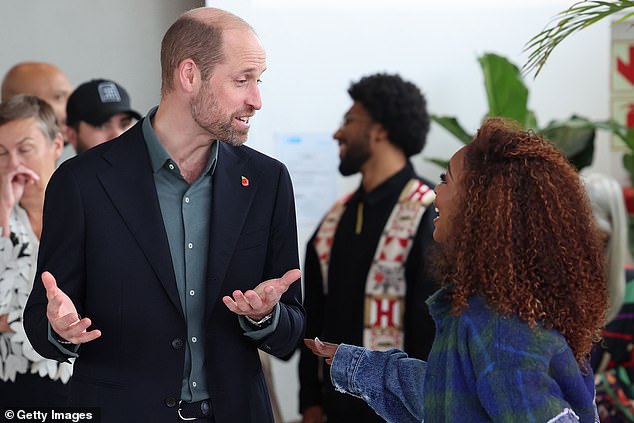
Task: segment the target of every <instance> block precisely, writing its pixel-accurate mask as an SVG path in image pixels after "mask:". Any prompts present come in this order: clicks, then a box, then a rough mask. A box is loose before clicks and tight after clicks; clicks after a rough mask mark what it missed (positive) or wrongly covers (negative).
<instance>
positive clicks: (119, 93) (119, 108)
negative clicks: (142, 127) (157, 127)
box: [66, 79, 141, 126]
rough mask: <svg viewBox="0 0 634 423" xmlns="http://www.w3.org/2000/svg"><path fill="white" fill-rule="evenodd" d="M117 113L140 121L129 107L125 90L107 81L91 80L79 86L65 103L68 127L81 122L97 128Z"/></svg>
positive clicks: (139, 117)
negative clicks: (125, 114)
mask: <svg viewBox="0 0 634 423" xmlns="http://www.w3.org/2000/svg"><path fill="white" fill-rule="evenodd" d="M117 113H127V114H129V115H130V116H132V117H134V118H136V119H141V115H140V114H139V113H138V112H137V111H135V110H133V109H132V107H130V96H129V95H128V92H127V91H126V90H125V88H123V87H122V86H121V85H119V84H117V83H116V82H114V81H111V80H108V79H93V80H92V81H89V82H85V83H83V84H81V85H80V86H79V87H77V88H76V89H75V91H73V92H72V94H71V95H70V97H68V103H66V123H67V124H68V125H70V126H72V125H76V124H78V123H79V122H80V121H82V120H83V121H84V122H87V123H89V124H91V125H93V126H99V125H102V124H103V123H104V122H106V121H107V120H108V119H110V118H111V117H112V116H114V115H116V114H117Z"/></svg>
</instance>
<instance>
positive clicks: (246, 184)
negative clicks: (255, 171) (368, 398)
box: [242, 176, 249, 187]
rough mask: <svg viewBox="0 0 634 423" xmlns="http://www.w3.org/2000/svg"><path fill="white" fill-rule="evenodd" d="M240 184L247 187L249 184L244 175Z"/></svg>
mask: <svg viewBox="0 0 634 423" xmlns="http://www.w3.org/2000/svg"><path fill="white" fill-rule="evenodd" d="M242 186H243V187H248V186H249V179H248V178H246V177H244V176H243V177H242Z"/></svg>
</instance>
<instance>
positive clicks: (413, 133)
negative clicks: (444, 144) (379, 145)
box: [348, 73, 429, 157]
mask: <svg viewBox="0 0 634 423" xmlns="http://www.w3.org/2000/svg"><path fill="white" fill-rule="evenodd" d="M348 94H350V97H351V98H352V100H354V101H356V102H359V103H361V104H362V105H363V107H364V108H365V109H366V110H367V111H368V113H370V116H371V117H372V120H374V121H376V122H378V123H380V124H381V125H383V127H384V128H385V130H386V131H387V134H388V138H389V139H390V141H391V142H392V143H393V144H394V145H396V146H397V147H399V148H400V149H401V150H403V152H404V153H405V155H406V156H407V157H410V156H412V155H414V154H417V153H420V152H421V150H422V149H423V147H424V146H425V140H426V138H427V132H428V131H429V115H428V114H427V108H426V107H427V105H426V101H425V97H424V96H423V94H422V93H421V92H420V90H419V89H418V87H417V86H416V85H414V84H412V83H411V82H408V81H405V80H403V79H402V78H401V77H400V76H399V75H388V74H384V73H377V74H374V75H369V76H364V77H363V78H361V80H359V81H358V82H355V83H353V84H351V85H350V88H348Z"/></svg>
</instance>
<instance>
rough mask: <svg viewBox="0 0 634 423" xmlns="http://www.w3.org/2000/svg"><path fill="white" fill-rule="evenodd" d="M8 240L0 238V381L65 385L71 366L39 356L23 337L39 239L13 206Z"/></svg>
mask: <svg viewBox="0 0 634 423" xmlns="http://www.w3.org/2000/svg"><path fill="white" fill-rule="evenodd" d="M10 227H11V237H4V236H0V315H3V314H8V322H9V327H10V328H11V331H10V332H2V333H0V380H2V381H4V382H6V381H9V380H10V381H12V382H14V381H15V377H16V375H17V374H18V373H21V374H26V373H37V374H39V375H40V377H49V378H51V379H52V380H61V381H62V383H66V382H68V380H69V379H70V377H71V375H72V373H73V367H72V364H69V363H58V362H57V361H55V360H49V359H46V358H44V357H42V356H41V355H39V354H38V353H37V352H35V350H34V349H33V347H32V346H31V343H30V342H29V340H28V339H27V337H26V333H25V332H24V326H23V324H22V312H23V310H24V306H25V305H26V300H27V299H28V297H29V293H30V292H31V287H32V286H33V280H34V278H35V271H36V265H37V250H38V247H39V240H38V239H37V237H36V236H35V234H34V233H33V230H32V229H31V224H30V222H29V218H28V216H27V214H26V211H25V210H24V209H22V208H21V207H19V206H18V205H16V206H15V207H14V208H13V213H12V214H11V217H10Z"/></svg>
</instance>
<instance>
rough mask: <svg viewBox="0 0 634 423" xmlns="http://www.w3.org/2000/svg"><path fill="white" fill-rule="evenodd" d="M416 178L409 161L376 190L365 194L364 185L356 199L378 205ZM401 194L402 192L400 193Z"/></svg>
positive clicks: (358, 191)
mask: <svg viewBox="0 0 634 423" xmlns="http://www.w3.org/2000/svg"><path fill="white" fill-rule="evenodd" d="M414 177H416V172H414V167H413V166H412V163H411V162H410V161H407V163H406V164H405V166H403V168H402V169H401V170H399V171H398V172H396V173H395V174H394V175H392V176H390V177H389V178H388V179H386V180H385V181H384V182H383V183H382V184H381V185H379V186H378V187H376V188H374V189H373V190H372V191H370V192H365V190H364V189H363V185H361V186H360V187H359V189H358V190H357V191H356V192H355V194H354V196H355V197H360V198H362V199H363V202H364V203H366V204H368V205H372V204H376V203H378V202H379V201H381V200H382V199H384V198H385V197H387V196H388V195H391V194H393V193H394V191H395V190H398V189H399V188H400V187H402V186H404V185H405V183H407V181H409V180H410V179H412V178H414ZM399 194H400V192H399Z"/></svg>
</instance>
